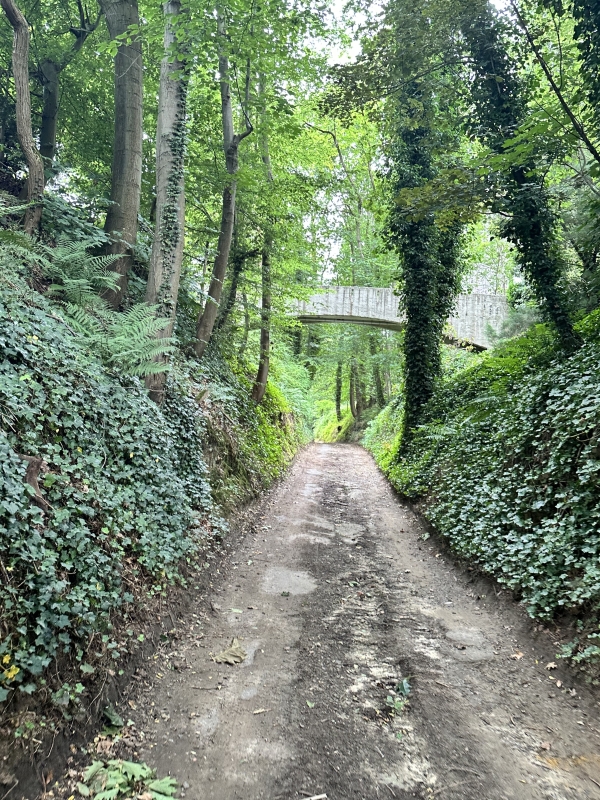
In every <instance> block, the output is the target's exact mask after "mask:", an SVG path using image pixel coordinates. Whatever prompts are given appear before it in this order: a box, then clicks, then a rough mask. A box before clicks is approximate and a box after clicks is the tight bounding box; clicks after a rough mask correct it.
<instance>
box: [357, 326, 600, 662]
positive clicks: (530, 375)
mask: <svg viewBox="0 0 600 800" xmlns="http://www.w3.org/2000/svg"><path fill="white" fill-rule="evenodd" d="M578 327H579V329H580V331H581V332H582V333H583V334H584V335H585V337H586V340H585V344H584V345H583V346H582V348H581V349H580V350H579V351H578V352H577V353H576V354H575V355H573V356H571V357H569V358H566V357H564V356H561V355H560V354H557V353H556V351H555V345H554V340H553V338H552V337H551V336H550V335H549V333H548V332H547V331H546V330H545V329H544V327H543V326H538V327H537V328H534V329H532V331H531V332H530V333H529V334H527V335H526V336H524V337H522V338H521V339H516V340H514V341H511V342H509V343H508V344H506V345H503V346H500V347H498V348H497V350H496V351H494V352H493V353H490V354H484V355H483V356H478V357H477V358H476V359H475V361H474V363H473V364H471V365H469V366H467V367H466V368H464V369H462V370H459V371H458V372H455V373H454V374H452V375H449V376H448V377H447V378H446V380H445V381H444V382H440V383H439V385H438V387H437V389H436V392H435V395H434V397H433V398H432V399H431V401H430V403H429V405H428V407H427V408H426V412H425V413H426V419H427V421H426V423H425V424H424V425H423V426H422V427H421V428H419V429H418V431H417V433H416V434H415V437H414V440H413V441H411V443H410V446H409V448H408V451H405V452H404V454H403V457H402V458H400V459H397V458H395V454H396V452H397V448H398V441H397V439H395V432H396V431H397V429H398V427H399V424H400V419H401V415H402V408H401V405H398V404H397V405H395V406H394V405H392V404H390V406H388V407H387V408H386V409H385V411H383V412H382V413H381V415H380V416H379V417H378V418H377V420H376V421H375V422H374V423H373V424H372V427H371V429H370V430H369V432H368V434H367V437H366V443H367V446H368V447H369V448H370V449H371V450H372V451H373V453H374V455H375V457H376V459H377V461H378V463H379V465H380V466H381V467H382V468H383V469H384V471H385V472H386V474H387V475H388V477H389V479H390V480H391V482H392V484H393V485H394V486H395V487H396V488H397V489H398V491H400V492H401V493H402V494H405V495H407V496H409V497H412V498H415V499H417V498H420V497H425V498H426V501H425V505H424V509H425V513H426V515H427V516H428V518H429V519H430V520H431V521H432V522H433V523H434V524H435V526H436V527H437V529H438V530H439V531H440V532H441V533H442V534H443V535H444V536H445V537H446V538H447V539H448V541H449V543H450V544H451V546H452V547H453V549H455V550H456V552H458V553H459V554H460V555H462V556H464V557H466V558H468V559H469V560H471V561H472V562H473V563H476V564H478V565H479V566H480V567H481V568H482V569H483V570H484V571H486V572H488V573H489V574H491V575H493V576H494V577H496V578H497V579H498V580H499V581H500V582H501V583H503V584H505V585H506V586H508V587H510V588H511V589H513V590H515V591H516V592H517V593H518V594H519V595H520V596H521V597H522V599H523V602H524V603H525V604H526V606H527V608H528V610H529V612H530V613H531V614H532V616H535V617H539V618H542V619H549V618H552V617H553V616H555V615H556V614H557V613H561V612H563V611H569V612H573V613H577V614H581V613H582V612H586V614H588V615H591V617H592V618H594V617H595V616H596V615H597V614H598V611H599V610H600V572H599V570H598V559H599V557H600V511H599V509H600V492H599V486H600V483H599V481H598V472H599V469H600V459H599V452H600V451H599V449H598V447H599V438H598V437H599V435H600V393H599V390H598V387H599V386H600V372H599V368H598V364H599V363H600V361H599V356H600V340H599V337H598V315H597V313H594V314H593V315H591V316H590V317H588V318H586V319H585V320H583V321H582V322H581V323H580V324H579V326H578ZM594 636H595V634H592V638H594ZM586 648H588V649H587V650H586ZM590 648H591V649H590ZM582 649H584V650H586V657H587V656H590V655H592V654H600V650H599V649H598V648H595V646H594V645H593V642H592V643H590V642H589V641H586V640H584V644H583V645H582Z"/></svg>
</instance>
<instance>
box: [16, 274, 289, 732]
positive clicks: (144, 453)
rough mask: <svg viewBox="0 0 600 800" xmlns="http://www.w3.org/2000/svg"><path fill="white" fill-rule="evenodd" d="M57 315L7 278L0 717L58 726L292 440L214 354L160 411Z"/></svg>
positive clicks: (174, 386)
mask: <svg viewBox="0 0 600 800" xmlns="http://www.w3.org/2000/svg"><path fill="white" fill-rule="evenodd" d="M4 266H8V267H10V266H11V264H10V263H8V262H7V261H6V259H5V260H4ZM61 311H62V306H61V304H60V302H59V301H57V300H56V299H53V295H50V296H48V295H44V294H43V293H41V292H40V291H36V290H35V289H33V288H31V285H30V282H29V281H28V280H26V279H25V276H24V275H23V270H21V269H12V270H11V269H5V270H4V271H3V272H2V276H1V278H0V574H1V578H2V580H1V581H0V604H1V608H2V613H1V617H0V702H2V701H7V704H8V702H10V701H11V699H12V698H15V699H17V698H19V697H20V698H24V696H26V695H35V697H34V698H33V699H34V700H35V698H38V700H39V701H41V702H50V703H51V704H53V705H54V706H55V707H56V709H57V710H58V711H59V714H60V713H62V715H63V716H65V717H66V718H67V719H69V718H70V716H71V715H73V714H76V713H77V710H78V708H79V705H80V703H81V697H82V695H84V694H85V692H86V689H85V685H86V681H88V680H93V678H92V677H91V676H93V674H94V673H95V672H97V669H98V666H99V665H102V668H103V669H104V668H106V665H107V664H108V665H109V666H110V665H112V666H113V668H114V667H115V666H116V665H118V664H119V661H120V659H122V658H123V657H124V656H125V654H126V653H127V652H128V648H129V650H130V649H131V648H130V647H129V645H128V644H127V642H128V641H129V640H130V641H131V642H132V643H133V642H134V640H135V632H134V631H132V630H128V631H123V630H121V628H122V627H123V620H124V619H125V618H126V615H127V613H128V612H127V609H128V608H129V609H131V608H135V611H136V615H137V617H138V618H143V615H144V608H145V606H146V605H149V597H151V596H153V595H156V594H157V593H163V592H164V591H165V589H166V587H167V586H168V585H169V584H174V583H178V582H185V575H186V574H189V572H190V570H193V569H195V568H206V567H207V566H208V565H207V563H206V562H205V559H204V558H202V557H201V556H202V554H203V553H204V552H206V550H207V548H209V547H210V546H211V545H212V542H214V541H215V540H219V539H220V538H221V536H222V535H223V533H224V530H225V523H224V522H223V521H222V518H221V515H220V514H221V509H222V508H225V509H227V510H228V509H230V508H231V507H233V506H236V507H239V505H240V503H242V502H243V501H245V500H248V499H249V497H250V496H252V494H256V493H257V492H258V491H259V490H260V488H262V487H264V486H265V485H267V484H268V483H269V482H271V481H272V480H274V479H275V478H276V477H277V476H278V475H279V474H280V473H281V471H282V469H283V467H284V466H285V464H286V463H287V462H288V460H289V459H290V458H291V456H292V455H293V452H294V450H295V448H296V447H297V446H298V443H299V441H300V438H301V436H300V433H299V429H298V430H297V429H296V426H295V423H294V417H293V413H292V409H291V408H290V406H289V405H288V403H287V402H286V400H285V398H284V397H283V395H282V394H281V391H280V390H279V389H278V388H277V386H276V385H273V386H270V388H269V390H268V393H267V396H266V399H265V402H264V404H263V405H262V406H260V407H258V408H257V407H256V406H255V405H254V404H253V403H251V402H250V401H249V394H250V391H249V386H250V383H249V378H248V377H247V376H246V374H245V372H244V367H243V365H237V364H234V366H233V368H232V367H231V366H229V365H227V363H226V362H225V361H224V360H223V358H222V357H220V356H219V355H218V354H215V355H213V357H212V359H210V360H209V361H207V362H206V363H204V362H202V364H201V365H199V364H198V363H197V362H195V361H189V362H186V361H183V360H180V361H179V362H178V363H177V364H176V365H175V368H174V369H173V370H172V373H171V375H170V377H169V380H168V384H167V393H166V398H165V402H164V403H163V405H162V407H160V408H159V407H158V406H156V405H155V404H154V403H153V402H151V401H150V399H149V398H148V396H147V392H146V390H145V388H144V385H143V383H142V381H141V380H140V378H139V377H136V376H135V375H132V374H129V375H128V374H123V373H122V371H121V370H120V369H117V368H113V367H112V366H111V361H110V359H109V360H108V361H107V360H106V359H104V358H103V353H102V352H100V351H99V350H98V348H96V347H91V346H90V343H89V340H88V339H87V338H86V337H85V336H81V335H80V333H79V332H78V331H77V330H76V329H75V328H74V327H73V326H72V325H71V324H69V321H66V320H65V318H64V314H62V313H61ZM217 429H218V430H219V431H220V432H221V433H220V435H221V439H219V440H218V441H215V436H214V431H215V430H217ZM224 439H226V440H227V441H226V442H225V441H224ZM211 442H212V443H213V445H214V449H213V450H212V451H211ZM205 454H206V456H207V458H206V459H205ZM207 461H208V464H207ZM231 461H233V463H231ZM224 465H227V466H226V467H225V466H224ZM211 481H212V485H211ZM219 506H221V508H219ZM134 601H135V605H132V604H133V603H134ZM125 627H128V626H125ZM129 627H130V626H129ZM126 634H127V635H126ZM50 667H52V669H51V670H50Z"/></svg>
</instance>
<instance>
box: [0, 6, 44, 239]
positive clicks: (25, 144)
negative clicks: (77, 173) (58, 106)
mask: <svg viewBox="0 0 600 800" xmlns="http://www.w3.org/2000/svg"><path fill="white" fill-rule="evenodd" d="M0 5H2V8H3V9H4V13H5V14H6V16H7V17H8V21H9V22H10V24H11V26H12V29H13V33H14V36H13V51H12V70H13V77H14V81H15V114H16V120H17V137H18V139H19V144H20V145H21V149H22V150H23V155H24V156H25V161H26V162H27V169H28V176H27V201H28V202H29V203H32V206H31V207H30V208H28V209H27V211H26V212H25V221H24V225H23V226H24V229H25V232H26V233H28V234H30V235H32V234H34V233H36V232H37V231H38V230H39V227H40V221H41V219H42V206H41V204H40V201H41V199H42V195H43V193H44V164H43V161H42V157H41V156H40V154H39V152H38V149H37V147H36V146H35V142H34V139H33V130H32V127H31V95H30V92H29V25H28V24H27V20H26V19H25V17H24V16H23V13H22V12H21V10H20V9H19V7H18V6H17V5H16V3H14V2H13V0H0Z"/></svg>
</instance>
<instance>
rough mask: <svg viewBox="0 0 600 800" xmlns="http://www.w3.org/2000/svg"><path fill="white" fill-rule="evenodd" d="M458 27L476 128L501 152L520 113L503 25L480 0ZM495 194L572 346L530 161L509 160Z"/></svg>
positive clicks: (549, 314) (549, 226) (554, 240)
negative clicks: (467, 62)
mask: <svg viewBox="0 0 600 800" xmlns="http://www.w3.org/2000/svg"><path fill="white" fill-rule="evenodd" d="M462 31H463V34H464V37H465V39H466V42H467V46H468V49H469V53H470V56H471V59H472V70H473V72H474V80H473V81H472V83H471V95H472V98H473V102H474V105H475V108H476V111H477V116H478V123H479V125H478V133H479V135H480V136H481V137H482V139H483V140H484V141H485V143H486V144H487V145H488V146H489V147H491V148H492V150H494V151H495V152H496V153H498V154H502V153H503V152H504V148H505V142H506V140H507V139H509V138H510V137H511V136H512V135H513V134H514V132H515V131H516V129H517V127H518V125H519V123H520V122H521V121H522V120H523V118H524V114H525V105H524V99H523V96H522V95H523V91H522V87H521V82H520V79H519V76H518V74H517V69H516V65H515V64H514V63H512V61H511V59H510V58H509V55H508V50H507V45H506V41H505V36H504V30H503V25H502V23H501V22H500V20H499V19H498V14H497V13H496V11H495V10H494V9H493V8H492V6H491V5H490V3H489V2H487V0H480V2H478V3H477V5H476V8H475V10H474V11H472V12H471V13H470V14H469V15H467V16H466V18H465V19H464V21H463V24H462ZM499 198H500V199H499V200H498V201H497V203H496V204H495V205H496V207H495V209H494V210H496V211H501V212H502V213H503V214H504V215H505V216H506V217H507V221H506V223H505V224H504V225H503V233H504V235H505V236H506V237H507V239H509V241H511V242H512V243H513V244H514V245H515V247H516V251H517V254H518V261H519V265H520V267H521V269H522V271H523V273H524V275H525V276H526V277H527V279H528V280H529V282H530V284H531V286H532V288H533V290H534V292H535V296H536V299H537V302H538V305H539V307H540V309H541V311H542V313H543V315H544V316H545V318H546V319H547V320H549V321H550V322H551V323H552V324H553V325H554V327H555V328H556V331H557V333H558V335H559V336H560V338H561V340H562V342H563V344H564V345H565V346H567V347H569V348H572V347H575V346H577V344H578V343H579V341H580V339H579V336H578V335H577V334H576V333H575V332H574V330H573V324H572V322H571V319H570V316H569V306H568V301H567V298H566V296H565V293H564V291H563V290H562V289H561V286H560V280H561V278H562V276H563V274H564V271H565V264H564V257H563V255H562V251H561V247H560V243H559V240H558V236H557V233H556V222H555V217H554V214H553V213H552V210H551V208H550V205H549V201H548V196H547V192H546V190H545V188H544V185H543V178H542V177H541V176H540V174H539V172H538V170H537V169H536V165H535V163H534V162H533V161H530V162H529V163H526V164H522V163H515V164H512V165H509V167H508V174H507V175H506V177H505V180H504V186H503V191H501V192H500V193H499Z"/></svg>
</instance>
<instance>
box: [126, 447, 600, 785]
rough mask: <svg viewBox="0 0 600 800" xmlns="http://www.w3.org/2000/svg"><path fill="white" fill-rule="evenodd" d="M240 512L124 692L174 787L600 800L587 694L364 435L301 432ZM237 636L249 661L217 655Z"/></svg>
mask: <svg viewBox="0 0 600 800" xmlns="http://www.w3.org/2000/svg"><path fill="white" fill-rule="evenodd" d="M250 517H251V522H252V529H251V532H250V533H249V534H248V535H247V536H246V537H245V538H244V539H238V543H237V545H235V547H234V549H235V552H231V553H230V555H229V556H228V557H227V559H226V561H225V564H224V565H221V567H220V575H216V576H215V579H216V580H221V581H222V582H221V583H220V584H218V585H215V589H214V591H213V593H212V594H211V595H210V596H208V597H206V598H198V601H197V604H196V607H195V608H194V609H192V612H193V613H191V614H190V616H189V617H188V618H187V619H185V620H183V621H179V623H178V626H177V627H178V633H177V634H174V637H175V638H174V639H173V640H171V641H170V642H167V643H165V644H164V645H163V646H162V648H161V649H159V651H158V652H157V653H156V654H155V656H154V657H153V658H151V659H150V662H149V665H148V667H147V669H145V670H144V671H143V672H142V673H141V675H140V676H139V684H138V686H142V688H141V689H140V693H139V694H138V695H137V696H135V695H134V694H133V693H132V695H131V696H130V697H128V698H125V699H124V700H123V703H122V709H123V713H124V714H125V713H126V715H127V716H131V717H132V718H133V719H134V721H135V722H136V725H137V731H138V735H140V736H141V738H142V739H143V746H142V747H141V749H140V750H139V751H138V754H139V757H141V758H142V759H145V760H147V761H148V762H149V763H150V764H151V765H152V766H155V767H157V768H158V770H159V772H160V773H162V774H165V773H167V772H170V773H171V774H172V775H174V776H175V777H176V778H177V779H178V780H179V781H180V782H181V783H183V785H184V791H183V794H182V796H184V797H185V798H187V800H234V799H235V798H240V799H241V798H244V800H258V799H259V798H265V800H266V799H267V798H268V800H294V799H296V800H299V799H300V798H308V797H311V796H315V797H322V798H324V797H325V795H326V797H327V800H375V798H382V800H383V798H387V800H390V798H398V799H402V800H405V799H406V798H415V797H417V798H434V797H436V798H437V797H439V798H443V799H444V800H449V799H453V800H530V799H533V798H536V800H538V799H539V800H542V799H544V800H546V799H547V800H571V798H572V799H573V800H575V798H578V800H581V799H582V798H600V749H599V745H600V733H599V731H598V725H599V723H598V713H597V711H598V704H597V703H596V702H595V700H594V698H593V697H592V696H591V695H590V694H588V693H587V690H586V689H585V688H582V687H581V686H579V685H578V684H576V683H575V681H574V679H573V677H572V676H570V675H569V673H568V671H567V670H566V669H565V668H564V666H562V665H561V664H560V663H559V665H558V668H556V669H554V668H550V669H547V668H546V667H547V665H548V664H550V663H551V662H553V654H554V651H555V649H556V648H555V646H554V644H553V641H552V637H551V636H550V635H549V634H547V633H545V632H538V633H535V632H534V626H533V625H532V624H531V622H530V621H529V620H527V619H526V618H525V617H524V615H523V613H522V612H521V610H520V609H519V608H518V607H517V606H515V605H514V604H513V603H512V602H511V601H510V600H509V599H508V597H505V596H503V595H502V596H500V597H496V596H495V593H494V592H493V591H492V590H490V585H489V584H486V583H484V582H481V581H480V582H476V581H474V580H473V579H472V578H471V577H470V573H469V572H468V571H462V570H461V569H458V568H457V567H455V566H454V565H453V564H452V562H451V560H450V559H449V558H448V557H447V556H446V555H445V554H444V553H440V551H439V549H438V547H437V545H436V543H435V541H434V540H433V539H428V540H424V539H423V538H422V536H423V530H422V528H421V527H420V525H419V522H418V521H417V520H416V518H415V516H414V515H413V514H412V513H411V511H409V510H408V509H407V508H406V507H405V506H404V505H403V504H402V503H401V502H399V501H398V500H397V499H396V498H395V496H394V495H393V492H392V491H391V489H390V487H389V485H388V484H387V483H386V481H385V480H384V478H383V477H382V476H381V474H380V473H379V472H378V470H377V468H376V466H375V464H374V462H373V460H372V459H371V457H370V456H369V455H368V454H367V453H366V452H365V451H364V450H362V449H361V448H360V447H358V446H353V445H324V444H320V445H319V444H313V445H311V446H310V447H308V448H307V449H306V450H305V451H304V452H302V453H301V454H300V455H299V457H298V458H297V460H296V462H295V464H294V465H293V467H292V469H291V471H290V473H289V475H288V477H287V479H286V480H285V482H284V483H282V484H281V485H280V486H279V487H278V488H277V489H276V490H275V491H274V493H273V494H272V495H271V497H270V499H269V500H268V501H266V502H265V503H264V504H263V507H262V511H261V510H260V508H258V509H257V508H254V509H251V511H250ZM216 580H215V583H216ZM232 637H237V638H239V640H240V641H241V644H242V647H243V648H244V649H245V651H246V652H247V654H248V657H247V658H246V660H245V661H244V662H243V663H241V664H236V665H234V666H228V665H223V664H215V663H214V662H213V661H212V660H211V654H215V653H217V652H219V651H221V650H222V649H223V648H224V647H226V646H227V645H228V644H229V642H230V641H231V639H232ZM169 667H171V669H169ZM405 677H408V678H409V681H410V683H411V685H412V691H411V693H410V695H409V699H410V705H409V707H408V708H407V709H405V710H404V711H403V712H401V713H399V714H398V715H397V716H395V717H392V718H390V717H389V713H388V712H389V708H388V706H387V705H386V697H387V696H388V695H389V693H390V690H391V689H393V688H394V687H395V686H396V685H397V684H398V682H399V681H400V680H401V679H402V678H405ZM557 680H560V681H561V682H562V685H561V686H560V687H559V686H558V684H557ZM144 682H145V683H146V686H145V688H144V687H143V684H144Z"/></svg>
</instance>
